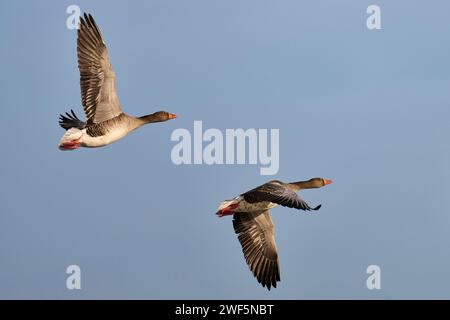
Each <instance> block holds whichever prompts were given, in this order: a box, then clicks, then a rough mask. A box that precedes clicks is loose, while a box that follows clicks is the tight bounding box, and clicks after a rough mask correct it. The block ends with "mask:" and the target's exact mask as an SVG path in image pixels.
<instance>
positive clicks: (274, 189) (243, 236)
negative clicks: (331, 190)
mask: <svg viewBox="0 0 450 320" xmlns="http://www.w3.org/2000/svg"><path fill="white" fill-rule="evenodd" d="M331 182H332V181H331V180H328V179H323V178H313V179H310V180H308V181H300V182H293V183H284V182H281V181H278V180H273V181H270V182H267V183H265V184H263V185H262V186H259V187H257V188H255V189H253V190H250V191H247V192H245V193H243V194H241V195H240V196H238V197H236V198H234V199H232V200H226V201H223V202H222V203H221V204H220V206H219V208H218V211H217V215H218V216H219V217H224V216H227V215H233V227H234V231H235V232H236V234H237V235H238V239H239V242H240V243H241V246H242V251H243V252H244V257H245V260H246V261H247V264H248V266H249V267H250V270H251V271H252V272H253V275H254V276H255V277H256V279H257V280H258V282H259V283H261V285H262V286H263V287H267V289H269V290H270V288H271V287H272V286H273V287H274V288H276V287H277V281H280V269H279V265H278V253H277V247H276V244H275V237H274V225H273V222H272V218H271V216H270V213H269V209H272V208H274V207H276V206H277V205H282V206H284V207H289V208H295V209H301V210H306V211H310V210H319V209H320V207H321V205H318V206H317V207H315V208H311V207H310V206H309V205H308V204H307V203H306V202H305V201H304V200H302V199H301V198H300V197H299V196H298V195H297V193H296V192H298V191H300V190H302V189H312V188H321V187H323V186H325V185H327V184H330V183H331Z"/></svg>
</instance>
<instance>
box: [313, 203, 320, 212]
mask: <svg viewBox="0 0 450 320" xmlns="http://www.w3.org/2000/svg"><path fill="white" fill-rule="evenodd" d="M321 207H322V205H321V204H319V205H318V206H317V207H315V208H313V210H314V211H317V210H319V209H320V208H321Z"/></svg>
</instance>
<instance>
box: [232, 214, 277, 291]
mask: <svg viewBox="0 0 450 320" xmlns="http://www.w3.org/2000/svg"><path fill="white" fill-rule="evenodd" d="M233 227H234V231H235V232H236V234H237V235H238V239H239V242H240V243H241V246H242V251H243V252H244V257H245V260H246V261H247V264H248V266H249V268H250V270H251V271H252V272H253V275H254V276H255V277H256V279H257V280H258V282H259V283H261V285H262V286H263V287H265V286H266V287H267V289H269V290H270V288H271V287H272V286H273V287H274V288H276V287H277V281H280V268H279V265H278V253H277V247H276V244H275V237H274V227H273V222H272V218H271V217H270V213H269V211H262V212H251V213H235V214H234V218H233Z"/></svg>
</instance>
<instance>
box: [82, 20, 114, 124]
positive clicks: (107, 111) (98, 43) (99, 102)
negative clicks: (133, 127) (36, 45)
mask: <svg viewBox="0 0 450 320" xmlns="http://www.w3.org/2000/svg"><path fill="white" fill-rule="evenodd" d="M77 45H78V47H77V53H78V68H79V69H80V87H81V101H82V103H83V109H84V113H85V114H86V118H87V123H88V124H92V123H100V122H103V121H106V120H109V119H111V118H114V117H116V116H118V115H119V114H121V113H122V111H121V109H120V104H119V98H118V97H117V93H116V86H115V81H116V76H115V74H114V71H113V69H112V66H111V63H110V62H109V57H108V50H107V49H106V45H105V42H104V41H103V37H102V35H101V33H100V30H99V29H98V27H97V25H96V23H95V21H94V18H92V16H91V15H90V14H89V15H86V14H84V19H83V18H80V28H79V29H78V39H77Z"/></svg>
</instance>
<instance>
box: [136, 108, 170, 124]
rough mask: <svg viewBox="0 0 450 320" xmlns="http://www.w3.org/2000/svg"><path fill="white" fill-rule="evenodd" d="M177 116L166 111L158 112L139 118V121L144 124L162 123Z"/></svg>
mask: <svg viewBox="0 0 450 320" xmlns="http://www.w3.org/2000/svg"><path fill="white" fill-rule="evenodd" d="M176 117H177V116H176V115H175V114H173V113H170V112H167V111H158V112H155V113H152V114H148V115H146V116H143V117H140V118H139V119H140V120H142V121H144V122H145V123H153V122H164V121H168V120H171V119H175V118H176Z"/></svg>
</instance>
